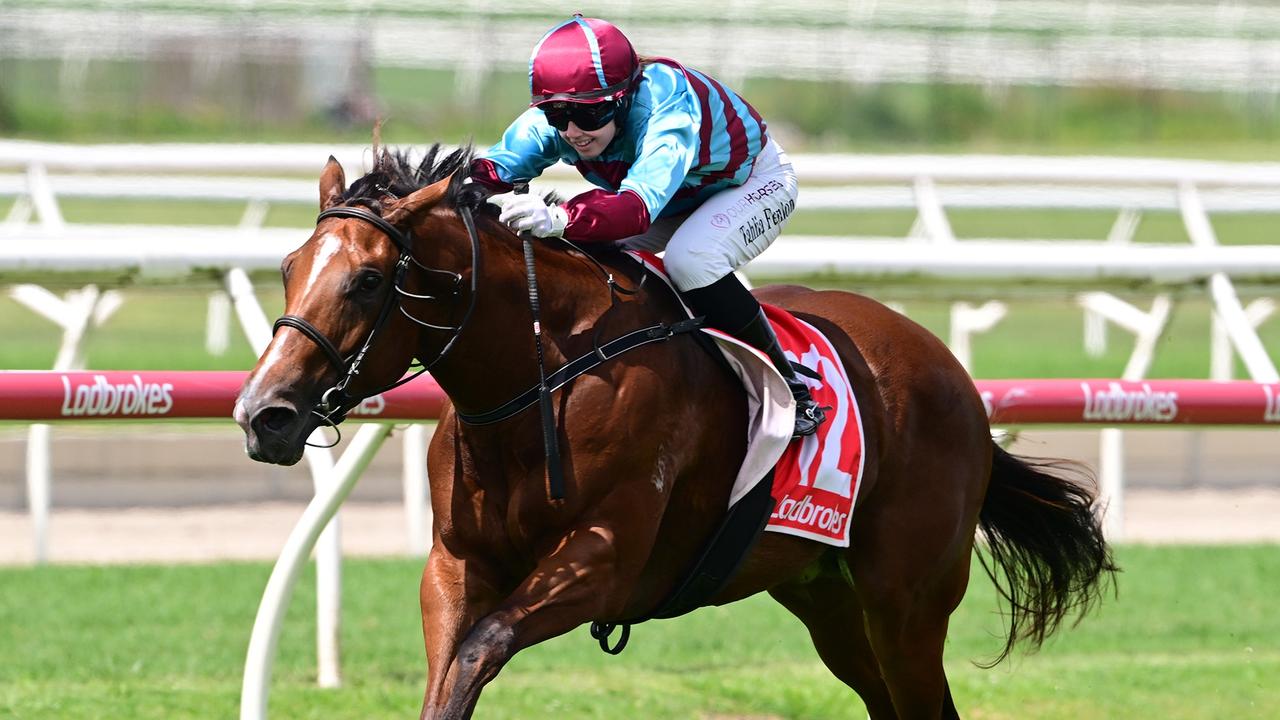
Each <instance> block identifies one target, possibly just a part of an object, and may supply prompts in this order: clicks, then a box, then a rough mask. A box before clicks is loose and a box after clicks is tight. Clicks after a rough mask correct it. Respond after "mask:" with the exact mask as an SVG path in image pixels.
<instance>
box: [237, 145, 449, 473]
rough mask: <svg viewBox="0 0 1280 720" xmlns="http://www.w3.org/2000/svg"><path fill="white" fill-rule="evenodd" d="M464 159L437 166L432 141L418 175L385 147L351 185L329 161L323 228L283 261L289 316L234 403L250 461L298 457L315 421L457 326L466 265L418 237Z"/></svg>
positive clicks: (333, 417) (327, 420)
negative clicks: (440, 260)
mask: <svg viewBox="0 0 1280 720" xmlns="http://www.w3.org/2000/svg"><path fill="white" fill-rule="evenodd" d="M466 154H467V153H465V152H464V151H459V152H457V153H454V154H452V155H450V156H449V157H448V158H446V159H445V160H444V161H442V162H440V163H438V164H435V163H434V158H435V149H434V148H433V149H432V152H431V153H430V154H429V155H428V157H427V159H426V160H424V162H423V164H422V166H421V167H419V168H418V169H417V170H416V171H415V170H413V169H412V168H409V167H408V166H407V165H406V164H405V162H404V157H403V156H401V155H395V156H393V155H390V154H389V153H384V154H383V156H382V157H381V158H380V159H379V161H378V165H377V167H375V169H374V171H373V172H370V173H369V174H368V175H366V176H365V177H364V178H361V179H360V180H357V181H356V182H355V183H353V184H352V186H351V188H350V189H347V188H346V187H345V178H344V175H343V172H342V166H341V165H339V164H338V162H337V161H336V160H334V159H333V158H332V157H331V158H329V162H328V164H327V165H325V168H324V171H323V172H322V173H321V176H320V209H321V214H320V217H319V218H318V220H317V223H316V229H315V232H314V233H312V235H311V238H310V239H308V240H307V242H306V243H304V244H303V245H302V246H301V247H299V248H298V249H297V250H294V251H293V252H292V253H290V254H289V255H288V256H287V257H286V258H285V259H284V262H283V263H282V265H281V273H282V275H283V277H284V287H285V310H284V315H283V316H281V318H280V319H279V320H277V321H276V324H275V328H274V335H273V337H272V340H271V343H270V344H269V345H268V346H267V348H266V350H265V351H264V352H263V353H262V356H261V357H260V358H258V363H257V365H256V366H255V367H254V368H253V371H252V372H250V373H249V377H248V378H247V379H246V381H245V384H244V386H243V388H242V389H241V391H240V396H239V398H238V399H237V401H236V407H235V419H236V422H237V423H238V424H239V425H240V427H241V428H242V429H243V430H244V433H245V448H246V450H247V452H248V454H249V456H250V457H251V458H253V459H254V460H259V461H262V462H271V463H278V464H281V465H292V464H294V463H296V462H298V460H299V459H301V457H302V453H303V450H304V448H305V444H306V441H307V438H308V436H309V435H310V434H311V433H312V431H314V430H315V429H316V428H317V427H318V426H320V425H331V424H336V423H337V422H338V421H340V420H341V419H342V418H343V416H344V415H345V413H346V412H347V411H348V410H350V409H351V408H352V407H353V406H355V405H356V404H358V403H359V402H360V400H361V399H363V398H365V397H368V396H370V395H373V394H376V393H378V392H381V391H382V390H385V389H387V387H388V386H389V385H392V384H394V383H395V381H396V380H397V379H399V378H400V377H401V376H402V375H403V374H404V372H405V370H406V369H407V368H408V367H409V365H410V363H411V362H412V360H413V358H414V356H415V355H416V354H419V352H420V348H419V335H420V331H421V329H422V328H421V326H422V325H426V326H427V327H433V326H434V327H435V328H436V329H443V330H446V331H447V330H449V329H453V328H451V327H450V320H451V319H452V320H455V321H456V319H457V318H456V317H455V314H454V311H455V309H456V306H457V305H458V304H459V303H460V302H461V298H462V296H463V295H464V294H465V288H463V287H462V285H463V283H462V273H463V272H464V271H469V262H468V263H464V264H462V265H454V264H453V263H449V265H448V266H445V267H440V268H436V267H429V266H427V265H424V264H422V262H421V259H420V258H418V257H415V255H414V248H413V244H414V242H413V240H412V239H411V238H414V237H415V236H418V235H421V234H423V231H424V227H427V226H429V223H428V222H427V216H428V215H429V214H430V210H431V209H432V207H434V206H435V205H436V204H437V203H439V201H440V200H441V199H442V198H443V197H444V196H445V194H446V192H448V186H449V183H450V176H451V175H452V174H453V171H454V170H456V169H458V167H460V166H461V164H462V163H463V162H464V161H465V159H466ZM424 169H425V170H424ZM419 185H421V187H418V186H419ZM453 225H456V223H453ZM458 231H459V229H452V228H451V229H450V232H458ZM463 232H464V234H465V231H463ZM467 260H469V258H468V259H467ZM402 299H406V300H407V301H408V303H409V304H411V305H412V307H413V310H412V312H410V310H408V309H402V306H401V301H402ZM432 301H435V302H432ZM424 318H425V320H424ZM433 320H434V321H435V322H438V323H439V325H434V323H432V321H433ZM415 321H416V322H415ZM454 324H455V325H456V323H454ZM440 334H441V333H439V332H437V333H435V335H436V337H437V342H443V341H440V340H439V336H440ZM447 339H448V333H447V332H446V333H445V339H444V341H447ZM430 359H431V358H429V357H428V358H427V360H428V361H429V360H430Z"/></svg>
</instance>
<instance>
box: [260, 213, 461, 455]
mask: <svg viewBox="0 0 1280 720" xmlns="http://www.w3.org/2000/svg"><path fill="white" fill-rule="evenodd" d="M457 211H458V215H459V216H461V217H462V224H463V225H464V226H466V228H467V236H468V237H469V239H470V241H471V299H470V301H469V302H468V304H467V310H466V312H465V313H464V314H463V316H462V321H461V322H459V323H458V324H457V325H435V324H432V323H429V322H426V321H425V320H421V319H419V318H416V317H414V316H413V315H411V314H409V312H408V311H406V310H405V309H404V306H403V305H401V304H400V297H401V296H404V297H408V298H412V299H414V300H441V299H443V298H441V297H437V296H434V295H422V294H418V293H412V292H409V291H408V290H406V289H405V288H404V279H405V276H406V275H407V274H408V271H409V265H410V264H413V265H414V266H416V267H417V268H418V269H419V270H421V271H423V272H428V273H436V274H439V275H445V276H448V277H450V278H451V279H452V281H453V292H452V293H451V295H450V296H451V297H457V295H458V294H459V289H460V287H461V285H462V274H461V273H457V272H454V271H452V270H444V269H440V268H433V267H428V266H426V265H423V264H422V263H420V262H418V261H417V260H416V259H415V258H414V257H413V243H412V240H411V238H410V237H409V236H408V235H406V234H405V233H404V232H403V231H402V230H400V229H399V228H397V227H396V226H395V225H392V224H391V223H389V222H387V221H386V220H385V219H384V218H383V217H382V216H380V215H377V214H375V213H374V212H372V211H370V210H368V209H366V208H363V207H359V206H340V207H333V208H329V209H328V210H324V211H323V212H321V213H320V214H319V215H318V216H316V224H317V225H319V224H320V222H321V221H323V220H325V219H326V218H355V219H357V220H362V221H364V222H367V223H369V224H370V225H373V226H374V227H376V228H378V229H379V230H381V231H382V233H383V234H384V235H386V236H387V238H389V239H390V240H391V242H392V243H393V244H394V245H395V246H396V249H397V250H399V251H400V257H399V259H398V260H397V261H396V267H395V273H394V276H393V278H392V286H391V290H390V291H389V292H388V293H387V296H386V298H385V299H384V300H383V301H382V307H381V309H379V311H378V319H377V321H376V322H374V324H373V328H372V329H371V330H370V331H369V334H368V335H367V336H366V337H365V339H364V343H362V344H361V346H360V349H359V350H357V351H356V352H355V353H353V354H351V355H349V356H347V357H343V356H342V353H341V352H339V351H338V348H337V346H336V345H334V343H333V341H331V340H330V339H329V338H328V337H326V336H325V334H324V333H323V332H321V331H320V330H319V329H318V328H317V327H316V326H315V325H313V324H311V322H309V321H308V320H306V319H305V318H302V317H299V316H297V315H281V316H280V318H279V319H277V320H276V322H275V324H274V325H273V326H272V328H271V332H272V334H275V333H276V332H277V331H279V330H280V328H282V327H289V328H293V329H294V330H297V331H299V332H301V333H302V334H303V335H304V336H306V337H307V338H308V339H309V340H311V341H312V342H313V343H315V344H316V346H317V347H319V348H320V350H321V351H322V352H324V354H325V355H326V356H327V357H328V358H329V362H330V364H331V365H333V367H334V368H335V369H337V371H338V378H339V379H338V382H337V383H335V384H334V385H333V386H332V387H330V388H329V389H328V390H326V391H324V393H323V394H322V395H321V396H320V402H319V403H318V404H317V405H316V407H315V409H313V410H312V411H311V412H312V413H313V414H315V415H318V416H319V417H320V419H321V422H323V423H324V424H325V425H328V426H329V427H336V426H337V424H338V423H340V422H342V421H343V420H344V419H345V418H346V415H347V413H348V412H349V411H350V410H351V408H353V407H355V406H356V405H357V404H359V403H360V401H362V400H364V399H365V398H367V397H373V396H374V395H378V394H381V393H384V392H387V391H388V390H392V389H394V388H397V387H400V386H401V385H403V384H405V383H407V382H409V381H410V380H413V379H414V378H416V377H418V376H419V375H421V374H422V373H424V372H427V371H428V370H430V369H431V368H432V367H434V366H435V365H436V364H437V363H439V362H440V361H441V360H443V359H444V358H445V356H446V355H448V354H449V351H450V350H452V349H453V348H454V346H455V345H456V344H457V341H458V338H459V337H460V336H461V335H462V330H463V328H465V327H466V325H467V322H468V321H469V320H470V319H471V314H472V311H474V310H475V307H476V294H477V293H476V287H477V284H476V280H477V276H478V275H479V274H480V272H479V268H480V238H479V235H478V234H477V232H476V225H475V219H474V218H473V217H472V215H471V209H470V208H468V207H466V206H464V205H459V206H458V208H457ZM393 308H398V309H399V310H400V313H401V314H403V315H404V316H405V317H407V318H409V319H410V320H412V321H414V322H415V323H417V324H419V325H421V326H423V327H425V328H428V329H430V330H439V331H444V332H452V333H453V335H452V337H450V338H449V340H448V342H446V343H445V344H444V346H443V347H442V348H441V349H440V352H439V353H437V354H436V356H435V357H434V358H432V359H431V361H430V362H422V361H421V360H419V361H418V363H417V364H418V366H419V367H418V369H417V370H416V371H415V372H414V373H413V374H411V375H407V376H405V377H403V378H400V379H399V380H397V381H395V382H393V383H390V384H389V385H387V386H385V387H383V388H380V389H378V390H374V391H372V392H368V393H364V394H362V395H361V396H360V397H353V396H352V395H351V394H350V393H349V392H348V390H347V388H348V387H349V386H350V384H351V381H352V379H353V378H354V377H355V376H356V375H359V374H360V364H361V363H362V362H364V358H365V356H366V355H367V354H368V352H369V349H370V348H372V347H373V343H374V341H375V340H376V339H377V337H378V333H379V331H381V330H382V328H383V326H384V325H386V323H387V319H388V318H390V317H391V312H392V309H393ZM411 367H412V366H411ZM335 444H336V441H335Z"/></svg>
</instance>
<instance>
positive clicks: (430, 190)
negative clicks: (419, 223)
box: [382, 178, 449, 225]
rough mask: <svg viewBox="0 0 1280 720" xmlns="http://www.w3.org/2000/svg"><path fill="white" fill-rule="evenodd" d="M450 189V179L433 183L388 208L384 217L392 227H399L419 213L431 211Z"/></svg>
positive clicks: (383, 214)
mask: <svg viewBox="0 0 1280 720" xmlns="http://www.w3.org/2000/svg"><path fill="white" fill-rule="evenodd" d="M448 189H449V178H445V179H444V180H440V181H438V182H434V183H431V184H430V185H428V186H426V187H424V188H422V189H420V190H415V191H413V193H411V194H409V195H406V196H405V197H403V198H401V199H399V200H396V201H395V202H394V203H392V204H390V205H389V206H386V210H384V211H383V213H382V217H383V218H384V219H386V221H387V222H389V223H391V224H392V225H398V224H400V223H402V222H404V221H405V220H408V219H409V218H410V217H412V216H414V215H417V214H418V213H421V212H425V211H427V210H430V209H431V208H432V206H434V205H435V204H436V203H438V202H440V200H441V198H443V197H444V194H445V192H446V191H447V190H448Z"/></svg>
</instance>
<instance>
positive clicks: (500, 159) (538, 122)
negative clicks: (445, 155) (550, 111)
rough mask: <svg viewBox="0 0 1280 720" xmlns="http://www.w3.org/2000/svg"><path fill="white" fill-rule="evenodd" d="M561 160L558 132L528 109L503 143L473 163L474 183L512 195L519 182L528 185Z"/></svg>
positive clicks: (503, 139) (509, 131)
mask: <svg viewBox="0 0 1280 720" xmlns="http://www.w3.org/2000/svg"><path fill="white" fill-rule="evenodd" d="M559 159H560V148H559V145H558V143H557V140H556V131H555V129H554V128H552V127H551V126H550V125H548V124H547V121H546V118H545V116H544V115H543V114H542V111H541V110H538V109H537V108H529V109H528V110H526V111H524V112H523V113H521V114H520V116H519V117H517V118H516V119H515V120H514V121H512V123H511V125H510V126H509V127H508V128H507V130H506V132H504V133H503V134H502V139H501V140H499V141H498V142H496V143H494V144H493V146H492V147H490V148H489V149H488V150H485V151H484V154H483V155H481V156H480V157H478V158H476V159H475V160H473V161H472V162H471V179H472V180H474V181H476V182H478V183H481V184H483V185H485V186H486V187H488V188H489V189H490V190H493V191H494V192H499V193H504V192H510V191H511V188H512V186H513V185H514V184H515V183H517V182H527V181H529V180H532V179H533V178H536V177H538V176H539V175H541V174H542V171H543V170H546V169H547V168H548V167H551V166H552V165H554V164H555V163H556V162H557V161H558V160H559Z"/></svg>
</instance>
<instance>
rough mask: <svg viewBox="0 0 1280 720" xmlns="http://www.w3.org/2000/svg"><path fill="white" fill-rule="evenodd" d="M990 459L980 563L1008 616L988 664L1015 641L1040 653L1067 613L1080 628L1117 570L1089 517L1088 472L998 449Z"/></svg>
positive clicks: (1090, 485) (1096, 520)
mask: <svg viewBox="0 0 1280 720" xmlns="http://www.w3.org/2000/svg"><path fill="white" fill-rule="evenodd" d="M994 453H995V454H994V457H993V459H992V463H991V484H990V486H989V487H988V488H987V496H986V498H985V499H984V500H983V503H982V511H981V512H980V513H979V515H978V524H979V526H980V527H981V528H982V534H983V535H984V536H985V537H986V541H987V547H986V553H987V554H990V556H991V560H992V562H988V560H987V558H985V557H983V553H982V552H981V551H980V552H979V554H978V558H979V560H980V561H981V562H982V567H983V569H984V570H986V571H987V575H988V576H990V577H991V580H992V582H994V583H995V586H996V591H997V592H999V593H1000V595H1001V596H1003V597H1004V599H1005V600H1007V601H1008V602H1009V605H1010V608H1011V610H1010V613H1009V635H1008V638H1007V639H1006V641H1005V646H1004V650H1003V651H1002V652H1001V653H1000V655H999V656H998V657H997V658H996V659H995V660H993V661H992V662H991V665H995V664H997V663H999V662H1000V661H1001V660H1003V659H1005V657H1007V656H1008V655H1009V652H1010V651H1011V650H1012V649H1013V646H1014V643H1016V642H1018V641H1019V640H1028V641H1030V642H1031V644H1032V646H1033V647H1036V648H1038V647H1039V646H1040V645H1041V643H1043V642H1044V639H1045V638H1046V637H1048V636H1049V635H1050V634H1052V633H1053V631H1054V630H1056V629H1057V628H1058V626H1059V625H1060V624H1061V623H1062V621H1063V619H1064V618H1065V617H1066V616H1067V615H1068V614H1069V613H1071V612H1072V611H1073V610H1074V611H1076V612H1077V613H1078V615H1077V621H1078V620H1079V618H1080V617H1082V616H1083V615H1084V614H1085V613H1086V612H1087V611H1088V609H1089V608H1090V606H1091V605H1092V604H1093V603H1094V602H1096V601H1097V600H1098V599H1099V596H1100V595H1101V594H1102V591H1103V590H1104V589H1105V587H1106V586H1107V584H1108V583H1109V582H1110V581H1111V579H1112V575H1113V573H1115V572H1116V570H1117V568H1116V566H1115V564H1114V563H1113V562H1112V559H1111V549H1110V548H1109V547H1108V546H1107V543H1106V540H1105V539H1104V538H1103V536H1102V525H1101V521H1100V519H1099V517H1098V516H1097V515H1095V514H1094V513H1093V510H1092V505H1093V499H1094V478H1093V474H1092V473H1091V472H1090V471H1089V469H1088V468H1087V467H1086V466H1084V465H1083V464H1081V463H1076V462H1072V461H1069V460H1029V459H1025V458H1019V457H1015V456H1013V455H1010V454H1009V453H1007V452H1005V451H1004V449H1002V448H1001V447H1000V446H998V445H997V446H995V447H994ZM995 566H999V570H1000V572H999V573H997V572H996V569H995ZM1001 576H1003V578H1002V577H1001Z"/></svg>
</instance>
